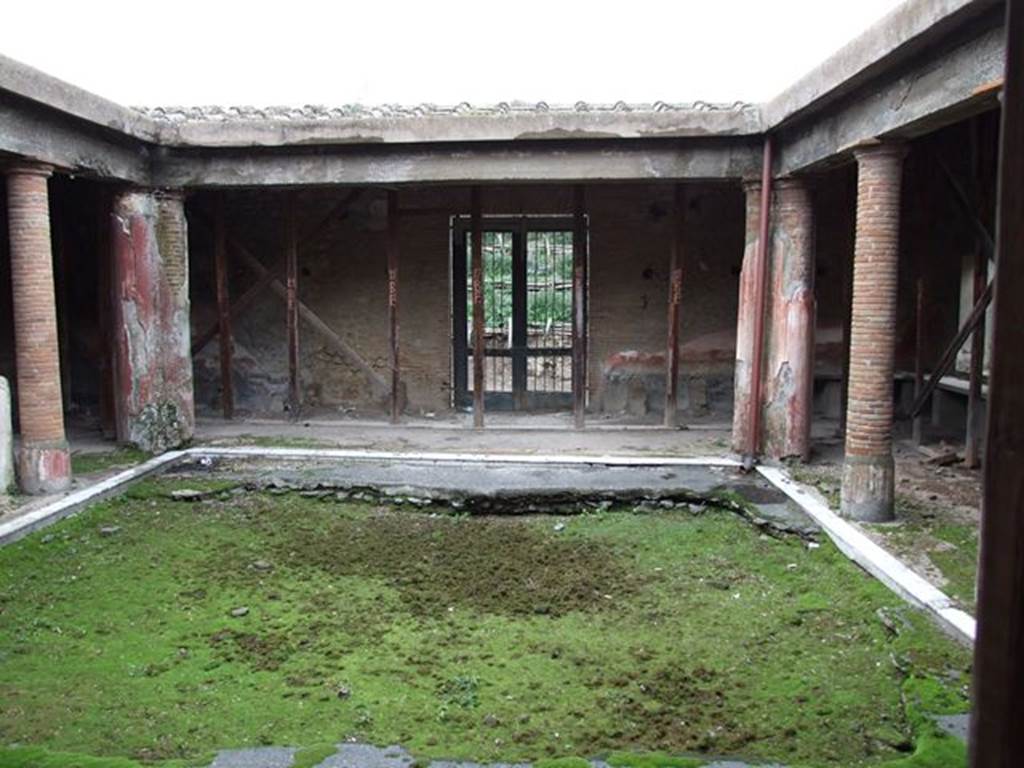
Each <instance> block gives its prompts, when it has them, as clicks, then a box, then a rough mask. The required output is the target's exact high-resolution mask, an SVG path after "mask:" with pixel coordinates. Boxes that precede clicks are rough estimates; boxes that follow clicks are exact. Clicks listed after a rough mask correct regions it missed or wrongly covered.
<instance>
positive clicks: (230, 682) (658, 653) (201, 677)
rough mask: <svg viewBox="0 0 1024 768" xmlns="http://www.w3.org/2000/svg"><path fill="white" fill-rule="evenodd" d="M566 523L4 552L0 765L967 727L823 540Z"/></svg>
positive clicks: (526, 755)
mask: <svg viewBox="0 0 1024 768" xmlns="http://www.w3.org/2000/svg"><path fill="white" fill-rule="evenodd" d="M183 488H188V489H192V490H198V491H202V494H201V498H198V499H197V498H196V497H195V495H194V494H192V495H189V496H190V498H189V500H187V501H186V500H176V499H174V498H172V493H173V491H175V490H181V489H183ZM178 495H179V497H180V496H181V494H178ZM555 523H556V520H555V519H553V518H550V517H544V516H522V517H515V518H509V517H501V518H489V517H465V516H463V517H457V516H451V515H433V514H431V513H429V512H408V511H397V510H395V509H394V508H391V507H388V506H380V505H375V504H366V503H352V502H339V501H337V500H336V498H335V497H334V496H327V497H324V498H312V497H309V496H303V495H301V494H299V493H285V494H282V493H273V492H268V493H244V492H240V491H239V490H238V489H234V488H231V487H230V484H229V483H223V482H221V481H217V480H215V479H209V480H204V481H199V480H197V479H194V478H186V479H169V478H158V479H152V480H147V481H146V482H144V483H140V484H138V485H136V486H134V487H133V488H132V489H130V491H129V492H128V493H126V494H125V495H123V496H122V497H120V498H117V499H113V500H108V501H105V502H102V503H100V504H97V505H95V506H94V507H92V508H91V509H90V510H89V511H87V512H85V513H83V514H81V515H79V516H77V517H74V518H70V519H68V520H65V521H62V522H61V523H59V524H57V525H55V526H53V527H51V528H49V529H47V530H45V531H40V532H37V533H35V534H32V535H31V536H29V537H27V538H25V539H23V540H21V541H19V542H17V543H15V544H13V545H10V546H8V547H5V548H3V549H0V749H2V747H3V746H4V745H30V746H29V747H25V746H22V747H21V748H20V749H15V750H8V751H6V752H2V751H0V765H3V766H8V765H10V766H17V765H22V764H24V760H23V761H22V763H18V762H16V761H17V760H18V759H21V758H19V757H17V756H18V755H24V754H25V751H26V749H35V750H38V753H37V754H39V755H42V754H44V752H43V751H42V750H49V752H45V754H46V755H51V756H52V755H54V754H55V753H56V752H64V753H71V752H73V753H79V754H91V755H97V756H105V757H103V759H104V760H107V759H109V760H110V761H114V760H115V759H121V760H134V761H139V762H144V763H162V762H169V764H171V765H177V764H181V763H182V761H186V762H195V761H197V760H199V759H201V758H202V756H204V755H206V756H208V755H209V754H211V753H212V751H214V750H217V749H223V748H240V747H249V746H260V745H269V744H274V745H281V746H294V747H299V748H303V747H304V748H305V751H304V752H302V753H300V754H301V755H302V759H303V761H304V762H308V763H309V764H310V765H315V762H313V761H314V759H315V758H317V756H318V755H320V754H322V753H323V752H324V751H325V750H326V749H328V747H327V746H325V745H332V744H336V743H338V742H340V741H344V740H346V739H355V740H358V741H361V742H366V743H373V744H402V745H403V746H405V747H407V748H408V749H409V750H410V751H411V752H412V753H413V754H414V755H415V756H416V757H417V758H418V759H419V760H421V761H425V760H428V759H430V758H447V759H464V760H476V761H480V762H488V761H498V760H504V761H508V762H514V761H523V760H534V761H540V760H555V759H560V758H565V759H569V758H568V757H567V756H571V755H580V756H592V755H612V759H611V760H610V762H611V764H612V765H621V766H637V767H638V768H639V767H640V766H664V767H665V768H668V767H669V766H674V767H677V766H688V765H691V764H693V762H692V761H693V760H694V759H697V760H699V759H700V757H701V756H702V755H709V756H711V755H723V754H728V755H743V756H746V757H747V759H749V760H751V761H752V762H757V761H760V762H779V763H783V764H789V765H806V766H819V765H822V766H823V765H836V766H844V767H845V768H852V767H856V766H869V765H882V764H885V763H886V762H887V761H893V760H906V759H918V760H919V762H917V763H906V765H915V766H917V765H921V766H925V765H931V764H932V763H927V762H920V760H922V759H925V757H927V756H928V754H938V752H936V750H947V748H949V740H948V739H947V738H945V737H942V736H941V734H939V733H938V731H937V729H935V728H934V726H931V725H929V724H930V723H931V721H930V720H929V719H928V718H927V717H926V713H934V712H935V711H936V710H942V711H943V712H946V711H951V710H952V711H962V710H963V709H964V708H965V707H966V699H965V698H964V693H965V688H966V684H967V680H968V677H967V674H968V673H967V670H968V664H969V657H968V653H967V652H966V651H965V650H964V649H962V648H960V647H959V646H957V645H955V644H953V643H952V642H951V641H949V640H948V639H946V638H945V637H944V636H943V635H942V634H941V633H940V632H938V631H937V630H936V629H934V628H933V627H932V626H931V624H930V623H929V622H928V621H927V620H926V618H925V617H923V616H922V615H920V614H918V613H916V612H914V611H912V610H910V609H909V608H905V607H903V606H901V605H900V603H899V602H898V600H897V599H896V598H895V597H894V596H893V595H892V594H890V593H889V592H888V591H886V590H885V589H884V588H883V587H882V586H881V585H879V584H878V583H877V582H875V581H873V580H872V579H871V578H869V577H868V576H866V575H865V574H864V573H862V572H861V571H860V570H858V569H857V568H856V567H854V566H853V565H851V564H850V563H849V562H848V561H847V560H846V559H845V558H843V557H842V556H841V555H840V554H839V553H838V552H837V551H836V550H835V549H834V548H833V547H832V546H831V545H829V544H828V543H825V544H823V545H822V546H821V547H820V548H817V549H810V548H808V547H807V546H806V544H805V543H803V542H802V541H800V540H799V539H796V538H781V539H779V538H772V537H768V536H765V535H763V534H761V533H760V532H759V531H757V530H756V529H755V528H753V527H752V526H749V525H748V524H746V523H744V522H743V521H742V520H741V519H739V517H738V516H737V515H735V514H734V513H732V512H728V511H716V510H713V509H710V508H709V509H708V510H707V511H706V512H705V513H704V514H701V515H693V514H691V513H689V512H683V511H675V510H673V511H665V512H662V513H658V514H635V513H633V512H631V511H626V510H609V511H606V512H602V513H598V514H587V515H581V516H578V517H574V518H571V519H569V520H568V521H566V522H565V523H564V525H562V524H559V525H557V526H556V525H555ZM880 611H881V612H882V615H885V616H887V617H892V616H894V615H898V620H892V619H891V618H890V619H889V620H887V621H886V622H885V623H883V622H882V621H880V620H879V612H880ZM916 681H928V682H927V688H925V687H924V684H919V683H918V682H916ZM922 690H923V691H924V692H925V693H927V694H928V695H927V697H925V696H923V694H922V693H921V692H922ZM954 746H955V745H954ZM915 750H917V751H916V752H915ZM954 751H955V750H954ZM919 753H920V754H924V755H925V757H920V758H919V757H918V755H919ZM926 753H927V754H926ZM942 754H943V759H945V757H946V756H948V755H946V753H942ZM673 756H675V757H673ZM47 759H49V758H47ZM55 759H56V758H55ZM74 759H78V758H74ZM929 759H930V758H929ZM954 759H955V760H958V759H959V758H958V757H956V756H955V755H954ZM68 760H71V758H68ZM82 760H84V758H82ZM631 761H632V762H631ZM673 761H675V762H673ZM34 764H38V765H48V763H44V762H37V763H34ZM53 764H54V765H69V766H70V765H78V764H79V763H74V762H69V761H66V762H64V763H59V762H58V763H53ZM80 764H81V765H82V768H108V765H109V766H110V768H127V765H128V764H126V763H123V762H122V763H117V762H108V763H95V764H92V763H87V762H81V763H80ZM897 764H898V765H899V763H897ZM959 764H963V762H962V761H961V762H959V763H958V762H953V763H948V765H951V766H955V765H959ZM551 765H559V763H551ZM566 765H572V763H566ZM944 765H946V764H945V763H944Z"/></svg>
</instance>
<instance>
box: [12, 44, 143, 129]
mask: <svg viewBox="0 0 1024 768" xmlns="http://www.w3.org/2000/svg"><path fill="white" fill-rule="evenodd" d="M0 91H6V92H7V93H11V94H13V95H15V96H20V97H21V98H23V99H28V100H29V101H34V102H36V103H38V104H42V105H45V106H47V107H50V108H51V109H55V110H57V111H59V112H63V113H64V114H66V115H70V116H72V117H76V118H79V119H80V120H84V121H86V122H89V123H92V124H94V125H98V126H102V127H103V128H107V129H110V130H112V131H117V132H118V133H122V134H125V135H127V136H131V137H133V138H137V139H141V140H143V141H151V142H156V141H158V140H159V132H160V127H161V126H160V125H159V124H158V123H157V122H156V121H155V120H151V119H150V118H148V117H146V116H145V115H143V114H142V113H141V112H139V111H137V110H134V109H129V108H128V107H122V106H121V105H120V104H115V103H114V102H112V101H109V100H108V99H104V98H103V97H101V96H97V95H96V94H94V93H90V92H89V91H87V90H85V89H84V88H79V87H78V86H75V85H71V84H70V83H66V82H64V81H63V80H59V79H57V78H56V77H53V76H51V75H47V74H46V73H45V72H40V71H39V70H38V69H35V68H33V67H30V66H28V65H27V64H22V63H21V62H20V61H15V60H14V59H10V58H8V57H7V56H0Z"/></svg>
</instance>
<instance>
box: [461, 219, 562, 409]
mask: <svg viewBox="0 0 1024 768" xmlns="http://www.w3.org/2000/svg"><path fill="white" fill-rule="evenodd" d="M572 225H573V220H572V218H571V217H562V216H559V217H533V216H525V217H516V218H500V219H499V218H485V219H484V220H483V272H484V280H483V289H484V329H485V330H484V334H485V344H484V346H485V350H486V351H485V355H484V357H485V359H484V406H485V407H486V408H488V409H496V410H500V409H506V410H508V409H515V410H558V409H565V408H570V407H571V406H572V274H573V262H572V257H573V230H572ZM471 234H472V233H471V229H470V221H469V219H468V218H461V217H460V218H457V219H455V220H454V222H453V226H452V257H453V258H452V308H453V311H452V320H453V329H452V339H453V347H454V356H453V357H454V371H453V375H454V380H455V404H456V405H457V406H460V407H464V406H467V405H471V404H472V401H473V389H472V386H473V385H472V377H471V376H470V375H469V371H470V370H471V368H472V365H473V345H472V338H471V337H472V327H473V305H472V295H471V293H472V287H471V284H470V280H471V278H470V275H469V270H468V268H467V266H468V263H469V256H470V249H471V242H470V241H471Z"/></svg>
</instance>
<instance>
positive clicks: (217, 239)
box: [213, 192, 235, 419]
mask: <svg viewBox="0 0 1024 768" xmlns="http://www.w3.org/2000/svg"><path fill="white" fill-rule="evenodd" d="M213 265H214V277H215V279H216V283H217V318H218V321H219V322H218V325H219V329H218V335H219V338H220V389H221V394H220V398H221V400H220V402H221V407H222V408H223V410H224V418H225V419H231V418H234V415H235V389H234V384H233V382H232V373H231V370H232V365H231V356H232V354H233V351H234V350H233V347H234V339H233V337H232V335H231V302H230V300H229V298H228V249H227V225H226V224H225V222H224V193H223V192H219V193H217V201H216V208H215V211H214V224H213Z"/></svg>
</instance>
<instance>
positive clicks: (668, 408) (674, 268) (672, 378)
mask: <svg viewBox="0 0 1024 768" xmlns="http://www.w3.org/2000/svg"><path fill="white" fill-rule="evenodd" d="M674 194H675V197H674V199H673V203H672V241H671V244H670V245H669V267H668V275H669V277H668V348H667V350H666V353H665V426H666V427H675V426H678V418H679V416H678V413H679V313H680V309H681V306H682V301H683V264H682V248H683V214H684V205H683V185H682V184H677V185H676V187H675V193H674Z"/></svg>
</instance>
